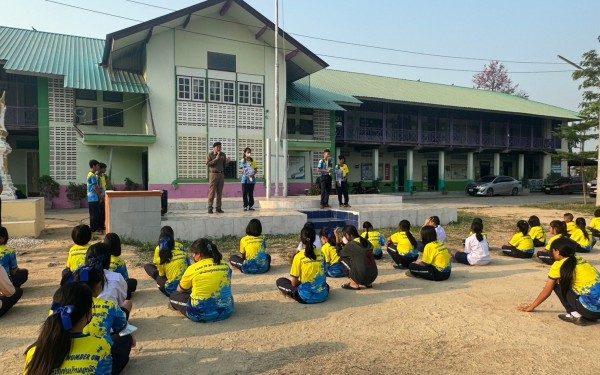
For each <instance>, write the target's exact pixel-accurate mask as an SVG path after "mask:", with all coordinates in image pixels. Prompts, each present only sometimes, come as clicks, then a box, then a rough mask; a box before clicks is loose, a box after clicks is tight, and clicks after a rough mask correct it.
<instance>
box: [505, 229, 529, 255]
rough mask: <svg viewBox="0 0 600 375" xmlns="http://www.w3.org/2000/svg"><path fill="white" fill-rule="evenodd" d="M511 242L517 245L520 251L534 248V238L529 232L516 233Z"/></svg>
mask: <svg viewBox="0 0 600 375" xmlns="http://www.w3.org/2000/svg"><path fill="white" fill-rule="evenodd" d="M509 244H511V245H512V246H514V247H516V248H517V250H520V251H531V250H533V240H532V239H531V237H529V235H528V234H525V235H524V234H523V233H521V232H519V233H515V235H514V236H513V237H512V239H511V240H510V242H509Z"/></svg>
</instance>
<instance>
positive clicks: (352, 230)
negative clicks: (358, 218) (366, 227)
mask: <svg viewBox="0 0 600 375" xmlns="http://www.w3.org/2000/svg"><path fill="white" fill-rule="evenodd" d="M343 231H344V233H345V234H348V235H350V236H352V237H354V238H358V240H359V241H360V244H361V246H362V247H366V248H369V247H370V246H371V242H369V240H367V239H366V238H364V237H361V236H360V235H359V234H358V230H357V229H356V227H355V226H354V225H346V226H345V227H344V229H343Z"/></svg>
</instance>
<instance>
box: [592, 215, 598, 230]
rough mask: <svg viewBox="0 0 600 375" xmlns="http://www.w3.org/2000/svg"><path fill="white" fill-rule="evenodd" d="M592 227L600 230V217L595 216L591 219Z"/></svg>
mask: <svg viewBox="0 0 600 375" xmlns="http://www.w3.org/2000/svg"><path fill="white" fill-rule="evenodd" d="M590 228H594V229H595V230H600V217H595V218H593V219H592V221H590Z"/></svg>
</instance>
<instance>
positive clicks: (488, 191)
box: [467, 176, 522, 197]
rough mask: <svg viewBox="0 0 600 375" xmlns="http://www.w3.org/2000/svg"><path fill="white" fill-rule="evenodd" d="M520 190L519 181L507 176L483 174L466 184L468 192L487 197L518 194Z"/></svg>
mask: <svg viewBox="0 0 600 375" xmlns="http://www.w3.org/2000/svg"><path fill="white" fill-rule="evenodd" d="M520 191H522V184H521V181H519V180H516V179H514V178H512V177H509V176H485V177H482V178H480V179H479V180H477V181H475V182H474V183H472V184H470V185H469V186H467V193H468V194H470V195H487V196H488V197H492V196H494V195H496V194H509V195H518V194H519V192H520Z"/></svg>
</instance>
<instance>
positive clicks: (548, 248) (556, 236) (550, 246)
mask: <svg viewBox="0 0 600 375" xmlns="http://www.w3.org/2000/svg"><path fill="white" fill-rule="evenodd" d="M561 237H562V234H557V235H554V236H552V238H550V240H549V241H548V244H547V245H546V251H552V242H554V241H555V240H557V239H559V238H561Z"/></svg>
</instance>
